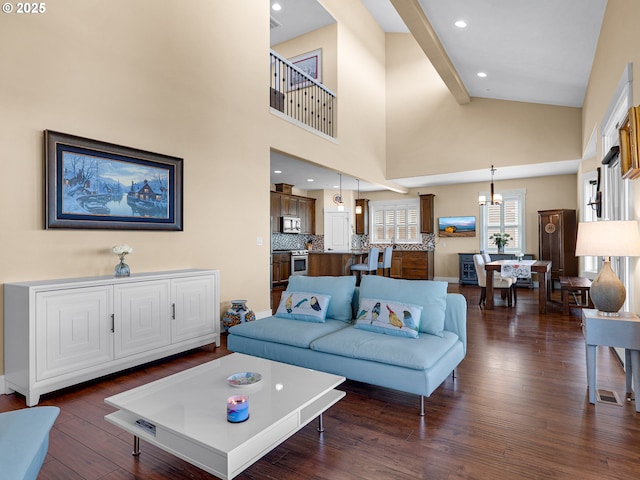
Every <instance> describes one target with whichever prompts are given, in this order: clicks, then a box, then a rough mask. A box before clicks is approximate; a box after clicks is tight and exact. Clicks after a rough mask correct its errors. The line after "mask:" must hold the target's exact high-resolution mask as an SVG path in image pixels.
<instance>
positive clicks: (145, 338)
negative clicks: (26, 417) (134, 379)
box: [4, 270, 220, 406]
mask: <svg viewBox="0 0 640 480" xmlns="http://www.w3.org/2000/svg"><path fill="white" fill-rule="evenodd" d="M4 299H5V301H4V326H5V332H4V333H5V335H4V342H5V343H4V352H5V383H6V387H7V389H8V391H17V392H19V393H21V394H23V395H24V396H25V398H26V402H27V405H28V406H33V405H36V404H37V403H38V401H39V399H40V395H42V394H43V393H48V392H52V391H54V390H58V389H60V388H64V387H68V386H71V385H75V384H77V383H80V382H84V381H87V380H91V379H94V378H98V377H101V376H104V375H107V374H110V373H114V372H117V371H120V370H124V369H126V368H130V367H133V366H136V365H140V364H143V363H146V362H150V361H153V360H158V359H160V358H163V357H166V356H169V355H174V354H176V353H180V352H183V351H186V350H190V349H193V348H196V347H200V346H203V345H207V344H210V343H214V344H216V345H219V344H220V328H219V327H220V307H219V303H220V300H219V272H218V271H217V270H180V271H172V272H159V273H146V274H137V275H133V276H131V277H125V278H114V277H112V276H108V277H90V278H84V279H83V278H77V279H63V280H45V281H33V282H22V283H8V284H5V286H4Z"/></svg>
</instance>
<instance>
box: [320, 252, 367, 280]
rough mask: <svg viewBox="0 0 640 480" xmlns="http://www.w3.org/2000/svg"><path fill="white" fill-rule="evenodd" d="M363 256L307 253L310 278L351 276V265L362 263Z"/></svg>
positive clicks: (339, 253) (347, 253) (345, 253)
mask: <svg viewBox="0 0 640 480" xmlns="http://www.w3.org/2000/svg"><path fill="white" fill-rule="evenodd" d="M363 255H364V254H361V253H352V252H333V251H331V252H314V251H311V252H309V265H308V269H309V270H308V275H309V276H310V277H321V276H329V277H336V276H342V275H351V265H353V264H354V263H359V262H360V261H362V258H363Z"/></svg>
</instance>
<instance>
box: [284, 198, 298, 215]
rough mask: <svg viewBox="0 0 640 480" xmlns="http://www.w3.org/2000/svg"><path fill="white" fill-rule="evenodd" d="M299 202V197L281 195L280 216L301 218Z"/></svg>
mask: <svg viewBox="0 0 640 480" xmlns="http://www.w3.org/2000/svg"><path fill="white" fill-rule="evenodd" d="M298 206H299V200H298V197H295V196H293V195H286V194H282V195H280V214H281V215H282V216H287V217H299V216H300V211H299V209H298Z"/></svg>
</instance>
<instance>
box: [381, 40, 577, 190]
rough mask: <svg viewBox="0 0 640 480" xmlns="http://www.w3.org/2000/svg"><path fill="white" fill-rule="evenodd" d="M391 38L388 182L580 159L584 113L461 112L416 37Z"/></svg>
mask: <svg viewBox="0 0 640 480" xmlns="http://www.w3.org/2000/svg"><path fill="white" fill-rule="evenodd" d="M386 38H387V42H386V52H387V53H386V65H387V74H386V82H387V159H388V164H387V177H388V178H390V179H393V178H403V177H412V176H420V175H427V174H442V173H451V172H459V171H466V170H476V169H480V168H489V167H490V166H491V165H495V166H496V167H500V166H504V165H510V166H513V165H527V164H536V163H544V162H555V161H561V160H576V159H579V158H581V157H582V150H581V142H580V140H581V130H580V127H581V117H580V114H581V111H580V109H578V108H567V107H555V106H549V105H536V104H531V103H522V102H507V101H500V100H490V99H484V98H477V97H474V98H472V100H471V103H469V104H466V105H458V103H457V102H456V101H455V100H454V98H453V97H452V96H451V94H450V93H449V90H448V89H447V88H446V87H445V85H444V83H443V82H442V80H441V79H440V78H439V77H438V75H437V73H436V71H435V69H434V68H433V66H432V65H431V64H430V63H429V62H428V61H427V60H426V57H425V55H424V53H423V52H422V50H421V49H420V47H419V46H418V44H417V43H416V41H415V40H414V39H413V37H411V35H409V34H402V33H395V34H387V36H386Z"/></svg>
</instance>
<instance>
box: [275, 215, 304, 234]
mask: <svg viewBox="0 0 640 480" xmlns="http://www.w3.org/2000/svg"><path fill="white" fill-rule="evenodd" d="M280 231H281V232H282V233H300V232H301V231H302V222H301V220H300V218H298V217H282V219H281V229H280Z"/></svg>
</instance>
